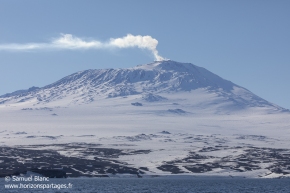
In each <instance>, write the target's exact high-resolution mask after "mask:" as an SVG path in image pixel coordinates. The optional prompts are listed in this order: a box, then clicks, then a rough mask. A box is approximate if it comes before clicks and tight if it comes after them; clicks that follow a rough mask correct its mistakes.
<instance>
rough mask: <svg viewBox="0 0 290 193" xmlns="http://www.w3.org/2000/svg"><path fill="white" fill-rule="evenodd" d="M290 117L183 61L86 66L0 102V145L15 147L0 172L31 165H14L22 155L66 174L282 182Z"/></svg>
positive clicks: (287, 173)
mask: <svg viewBox="0 0 290 193" xmlns="http://www.w3.org/2000/svg"><path fill="white" fill-rule="evenodd" d="M289 118H290V113H289V111H288V110H287V109H284V108H282V107H279V106H277V105H274V104H272V103H270V102H268V101H266V100H264V99H262V98H260V97H258V96H256V95H255V94H253V93H252V92H250V91H248V90H247V89H245V88H243V87H240V86H238V85H236V84H234V83H232V82H230V81H227V80H224V79H223V78H221V77H219V76H217V75H215V74H213V73H211V72H209V71H208V70H206V69H204V68H201V67H198V66H195V65H193V64H190V63H180V62H175V61H171V60H168V61H156V62H153V63H151V64H145V65H139V66H136V67H133V68H129V69H103V70H86V71H81V72H77V73H74V74H72V75H69V76H67V77H64V78H63V79H61V80H59V81H57V82H55V83H52V84H50V85H47V86H44V87H42V88H38V87H31V88H30V89H28V90H19V91H15V92H13V93H8V94H5V95H2V96H1V97H0V138H1V141H0V143H1V144H3V145H6V146H10V147H13V148H15V149H9V148H10V147H5V148H2V150H1V149H0V157H8V158H9V160H12V161H13V160H14V161H13V164H11V163H8V162H7V163H5V162H1V160H0V167H2V166H1V164H2V165H3V167H2V168H6V170H7V172H15V171H17V170H20V169H21V168H22V169H23V167H26V166H27V167H32V165H25V164H24V165H23V163H25V160H26V159H27V157H29V156H30V155H27V153H31V156H37V157H38V158H37V159H38V160H40V162H39V163H35V165H34V167H36V166H37V167H47V166H49V165H60V164H61V165H62V167H63V168H65V171H67V172H69V173H71V174H70V175H71V176H80V175H89V176H96V175H97V174H112V173H113V174H115V173H126V172H129V173H131V174H132V173H133V174H138V175H139V174H142V175H143V174H144V173H146V174H149V175H156V174H172V173H174V174H176V173H179V174H189V175H192V174H194V175H197V174H202V175H223V176H224V175H231V176H235V175H236V176H241V175H242V176H251V177H253V176H254V177H258V176H260V177H282V176H284V177H285V176H290V170H289V168H290V164H289V163H290V162H289V156H288V157H287V155H289V153H290V149H288V148H289V141H290V122H289V120H290V119H289ZM15 145H18V146H17V147H15ZM19 145H21V146H20V147H21V148H29V149H30V150H29V151H23V150H22V151H18V150H17V148H19ZM43 149H45V151H46V153H45V154H42V153H41V152H40V150H43ZM32 150H33V151H35V152H33V151H32ZM48 150H50V151H51V152H48ZM7 152H12V153H11V155H10V153H7ZM13 152H14V153H13ZM56 152H57V153H56ZM47 153H51V157H52V158H53V159H50V160H51V163H46V162H45V161H46V159H47V158H46V157H45V155H46V154H47ZM254 155H255V156H254ZM72 157H74V159H71V158H72ZM29 158H30V157H29ZM23 160H24V161H23ZM253 160H254V161H253ZM80 163H83V165H81V164H80ZM5 164H6V165H5ZM27 164H31V162H29V163H28V162H27ZM100 165H103V166H104V167H103V168H100V167H99V166H100ZM124 168H125V169H124ZM0 173H1V171H0Z"/></svg>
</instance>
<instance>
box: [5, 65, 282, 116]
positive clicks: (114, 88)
mask: <svg viewBox="0 0 290 193" xmlns="http://www.w3.org/2000/svg"><path fill="white" fill-rule="evenodd" d="M196 91H199V92H196ZM185 92H186V93H187V94H190V93H192V95H191V96H190V95H188V96H189V97H190V98H189V100H192V104H194V103H196V101H198V102H199V106H200V107H202V108H212V107H213V106H214V105H215V104H219V105H218V108H219V110H222V109H223V108H226V110H227V112H229V111H230V110H242V109H245V108H248V107H265V108H268V109H269V110H274V111H275V110H278V111H283V110H285V109H283V108H281V107H278V106H276V105H274V104H272V103H269V102H268V101H265V100H263V99H262V98H260V97H258V96H256V95H254V94H253V93H251V92H250V91H248V90H247V89H245V88H242V87H240V86H238V85H236V84H234V83H232V82H230V81H227V80H225V79H223V78H221V77H219V76H217V75H215V74H213V73H211V72H210V71H208V70H206V69H204V68H202V67H198V66H196V65H193V64H190V63H180V62H175V61H171V60H168V61H156V62H154V63H150V64H145V65H139V66H136V67H133V68H129V69H102V70H85V71H81V72H77V73H74V74H71V75H69V76H67V77H64V78H62V79H61V80H59V81H57V82H55V83H52V84H50V85H47V86H44V87H42V88H38V87H31V88H30V89H28V90H20V91H15V92H13V93H9V94H5V95H2V96H0V104H13V103H14V104H15V103H30V104H33V105H36V104H42V105H44V104H49V103H53V102H61V101H62V102H61V103H63V105H68V104H82V103H90V102H93V101H94V100H98V99H100V98H103V99H104V98H112V97H120V96H121V97H128V96H135V97H137V98H142V99H143V100H146V101H147V102H148V101H149V102H150V101H151V102H152V101H156V100H164V99H166V97H164V96H162V95H168V94H170V95H172V94H173V95H174V94H177V93H185ZM198 93H200V94H198ZM206 93H207V94H206ZM204 94H205V95H207V97H204V100H202V101H200V100H199V98H200V96H201V95H204ZM209 96H211V97H210V99H209V98H208V97H209ZM189 103H190V102H189ZM217 110H218V109H217ZM220 112H221V111H220Z"/></svg>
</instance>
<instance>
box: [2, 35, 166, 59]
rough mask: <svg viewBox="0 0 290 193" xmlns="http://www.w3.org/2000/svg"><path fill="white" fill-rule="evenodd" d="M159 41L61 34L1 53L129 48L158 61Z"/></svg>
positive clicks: (8, 47)
mask: <svg viewBox="0 0 290 193" xmlns="http://www.w3.org/2000/svg"><path fill="white" fill-rule="evenodd" d="M157 45H158V41H157V40H156V39H154V38H152V37H151V36H141V35H137V36H134V35H131V34H128V35H127V36H125V37H122V38H116V39H114V38H111V39H110V40H109V41H108V42H100V41H97V40H90V41H85V40H82V39H81V38H78V37H76V36H73V35H71V34H61V36H60V37H59V38H55V39H53V40H52V41H51V42H49V43H27V44H0V51H1V50H2V51H26V50H45V49H71V50H76V49H109V48H129V47H137V48H141V49H148V50H150V51H151V52H152V54H153V55H154V57H155V59H156V60H157V61H160V60H164V58H163V57H161V56H160V55H158V51H157V49H156V47H157Z"/></svg>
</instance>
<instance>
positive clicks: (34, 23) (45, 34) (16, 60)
mask: <svg viewBox="0 0 290 193" xmlns="http://www.w3.org/2000/svg"><path fill="white" fill-rule="evenodd" d="M289 10H290V1H289V0H284V1H283V0H279V1H274V0H272V1H268V0H254V1H232V0H228V1H223V0H220V1H217V0H212V1H210V0H208V1H201V0H198V1H197V0H171V1H163V0H159V1H158V0H146V1H144V2H142V1H136V0H122V1H118V0H115V1H109V0H106V1H105V0H103V1H101V0H99V1H95V0H87V1H81V0H79V1H77V0H75V1H71V0H62V1H59V0H50V1H39V0H27V1H22V0H18V1H16V0H6V1H5V0H4V1H0V45H2V46H3V45H4V46H5V45H11V44H13V43H14V44H17V45H21V44H23V45H24V44H27V43H49V42H51V41H52V40H53V38H58V37H60V34H61V33H62V34H72V35H73V36H75V37H79V38H81V39H84V40H86V41H93V40H98V41H100V42H108V41H109V40H110V38H120V37H124V36H126V35H127V34H128V33H130V34H133V35H142V36H145V35H149V36H151V37H152V38H155V39H157V40H158V42H159V43H158V46H157V49H158V51H159V54H160V55H161V56H163V57H165V58H169V59H172V60H175V61H180V62H190V63H193V64H196V65H198V66H201V67H204V68H206V69H208V70H210V71H212V72H213V73H215V74H217V75H219V76H221V77H223V78H225V79H228V80H230V81H232V82H234V83H236V84H238V85H240V86H243V87H245V88H247V89H249V90H250V91H252V92H253V93H255V94H257V95H258V96H260V97H262V98H264V99H266V100H268V101H270V102H273V103H275V104H278V105H280V106H282V107H285V108H288V109H289V108H290V100H289V99H290V84H289V83H290V75H289V72H290V22H289V19H290V11H289ZM153 60H154V57H153V55H152V53H151V52H150V51H148V50H146V49H138V48H126V49H118V48H115V49H77V50H68V49H55V50H54V49H47V50H29V51H15V50H5V49H4V50H3V49H2V50H0V83H1V86H0V95H2V94H5V93H7V92H12V91H15V90H19V89H27V88H29V87H31V86H40V87H41V86H44V85H47V84H49V83H52V82H54V81H56V80H58V79H60V78H62V77H64V76H66V75H69V74H71V73H74V72H76V71H80V70H85V69H99V68H127V67H133V66H135V65H138V64H145V63H149V62H152V61H153Z"/></svg>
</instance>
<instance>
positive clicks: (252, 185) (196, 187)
mask: <svg viewBox="0 0 290 193" xmlns="http://www.w3.org/2000/svg"><path fill="white" fill-rule="evenodd" d="M2 179H3V178H2ZM289 182H290V179H242V178H239V179H236V178H206V177H204V178H203V177H201V178H199V177H197V178H196V177H191V178H182V177H180V178H163V177H161V178H147V179H144V178H143V179H138V178H101V179H100V178H68V179H50V180H49V183H47V182H46V183H47V184H52V183H53V184H55V185H57V184H66V185H68V184H69V183H70V184H72V188H69V189H53V188H49V189H45V190H43V189H31V188H26V189H25V188H21V189H15V188H14V189H8V188H5V185H7V184H12V183H13V184H19V183H18V182H5V181H4V179H3V180H1V188H0V192H21V193H22V192H24V193H26V192H54V193H58V192H60V193H61V192H69V193H76V192H78V193H79V192H82V193H115V192H116V193H119V192H120V193H128V192H129V193H130V192H134V193H135V192H138V193H151V192H152V193H155V192H157V193H159V192H162V193H163V192H164V193H167V192H168V193H175V192H177V193H179V192H180V193H186V192H198V193H218V192H221V193H237V192H243V193H244V192H246V193H252V192H253V193H254V192H255V193H260V192H261V193H264V192H275V193H280V192H281V193H282V192H283V193H287V192H290V183H289ZM24 183H26V184H28V183H35V182H24ZM24 183H23V184H24Z"/></svg>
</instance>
